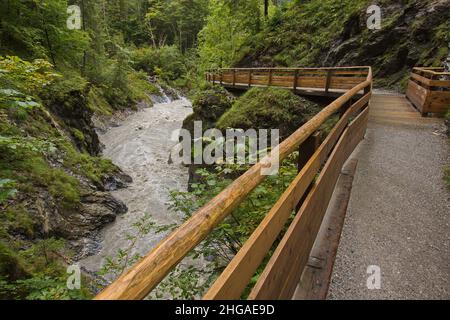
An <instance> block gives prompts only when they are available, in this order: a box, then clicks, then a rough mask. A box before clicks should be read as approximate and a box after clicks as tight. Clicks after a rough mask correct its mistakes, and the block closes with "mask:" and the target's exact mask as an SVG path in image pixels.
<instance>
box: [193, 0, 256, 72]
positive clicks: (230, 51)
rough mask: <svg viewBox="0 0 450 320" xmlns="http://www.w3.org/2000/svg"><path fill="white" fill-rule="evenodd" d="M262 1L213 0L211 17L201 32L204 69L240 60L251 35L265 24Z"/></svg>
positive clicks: (210, 8) (200, 43) (201, 58)
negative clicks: (262, 20)
mask: <svg viewBox="0 0 450 320" xmlns="http://www.w3.org/2000/svg"><path fill="white" fill-rule="evenodd" d="M261 5H262V1H259V0H250V1H224V0H211V1H210V2H209V11H210V13H209V16H208V18H207V22H206V25H205V27H204V28H203V29H202V30H201V32H200V33H199V56H200V61H201V64H202V65H201V67H202V71H204V70H206V69H212V68H218V67H229V66H231V65H232V64H233V63H234V62H236V61H238V60H239V59H240V58H241V57H242V55H243V53H245V49H244V48H243V46H244V44H245V43H246V41H247V40H248V39H249V37H250V36H252V35H253V34H255V33H257V32H258V31H259V29H260V27H261V19H260V16H261V13H260V11H261Z"/></svg>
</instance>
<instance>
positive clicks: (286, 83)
mask: <svg viewBox="0 0 450 320" xmlns="http://www.w3.org/2000/svg"><path fill="white" fill-rule="evenodd" d="M367 75H368V70H367V68H366V67H339V68H234V69H220V70H216V71H211V72H207V73H206V80H207V81H209V82H212V83H214V84H221V85H223V86H225V87H234V88H246V87H253V86H272V87H282V88H290V89H292V90H293V91H294V92H296V93H304V94H308V93H309V94H314V93H316V94H317V91H319V93H318V94H319V95H326V94H330V95H333V93H334V94H336V93H338V94H342V93H343V92H345V90H348V89H351V88H353V87H354V86H356V85H357V84H360V83H362V82H364V81H365V80H366V79H367ZM317 89H319V90H317ZM324 93H326V94H324Z"/></svg>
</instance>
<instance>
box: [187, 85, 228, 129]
mask: <svg viewBox="0 0 450 320" xmlns="http://www.w3.org/2000/svg"><path fill="white" fill-rule="evenodd" d="M234 100H235V98H234V96H233V95H232V94H231V93H229V92H228V91H226V90H225V89H224V88H222V87H220V86H214V85H206V87H204V88H201V89H200V90H199V91H198V92H197V93H195V94H194V97H193V99H192V108H193V111H194V112H193V114H191V115H190V116H189V117H187V118H186V119H185V120H184V122H183V128H184V129H187V130H189V131H190V132H191V133H192V132H193V128H194V121H202V123H203V129H204V130H206V129H208V128H212V127H214V126H215V124H216V122H217V120H218V119H219V118H220V117H221V116H222V115H223V114H224V113H225V112H226V111H227V110H229V109H230V108H231V106H232V104H233V101H234Z"/></svg>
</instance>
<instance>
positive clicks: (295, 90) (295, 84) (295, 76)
mask: <svg viewBox="0 0 450 320" xmlns="http://www.w3.org/2000/svg"><path fill="white" fill-rule="evenodd" d="M297 80H298V69H295V72H294V84H293V88H292V89H293V90H294V93H296V92H297Z"/></svg>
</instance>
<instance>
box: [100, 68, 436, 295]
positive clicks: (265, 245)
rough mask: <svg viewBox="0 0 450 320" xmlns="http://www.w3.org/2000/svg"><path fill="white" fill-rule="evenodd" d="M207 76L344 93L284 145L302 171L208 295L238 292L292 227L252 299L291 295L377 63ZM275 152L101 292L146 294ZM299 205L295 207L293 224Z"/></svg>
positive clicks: (357, 128)
mask: <svg viewBox="0 0 450 320" xmlns="http://www.w3.org/2000/svg"><path fill="white" fill-rule="evenodd" d="M206 79H207V80H208V81H211V82H213V83H217V84H222V85H223V86H225V87H235V88H248V87H252V86H276V87H282V88H289V89H292V90H293V91H295V92H297V93H302V94H313V95H320V96H337V98H336V99H335V100H334V101H333V102H332V103H330V104H329V105H328V106H326V107H325V108H324V109H323V110H322V111H320V112H319V113H318V114H317V115H315V116H314V117H313V118H312V119H311V120H310V121H308V122H307V123H305V124H304V125H303V126H301V127H300V128H298V130H297V131H295V132H294V133H293V134H292V135H291V136H289V137H288V138H287V139H285V140H284V141H283V142H282V143H281V144H280V145H279V146H278V147H277V150H276V151H277V152H278V153H279V161H282V160H283V159H285V158H286V157H287V156H289V155H290V154H291V153H293V152H294V151H297V150H299V151H300V163H299V173H298V175H297V177H296V178H295V179H294V180H293V181H292V183H291V184H290V186H289V187H288V188H287V189H286V190H285V192H284V193H283V194H282V195H281V196H280V198H279V199H278V201H277V202H276V203H275V205H274V206H273V207H272V208H271V210H270V211H269V212H268V213H267V215H266V216H265V217H264V219H263V220H262V221H261V223H260V224H259V226H258V227H257V228H256V230H254V232H253V233H252V235H251V236H250V238H249V239H248V240H247V241H246V242H245V243H244V244H243V246H242V247H241V249H240V250H239V252H238V253H237V254H236V255H235V257H234V258H233V259H232V261H231V262H230V263H229V265H228V266H227V267H226V269H225V270H224V271H223V272H222V274H221V275H220V276H219V277H218V278H217V279H216V281H215V282H214V283H213V285H212V286H211V288H209V290H208V291H207V292H206V294H205V295H204V297H203V298H204V299H239V298H240V297H241V295H242V293H243V291H244V290H245V289H246V288H247V286H248V284H249V282H250V280H251V278H252V277H253V276H254V274H255V272H256V270H257V269H258V268H259V267H260V265H261V263H263V260H264V259H265V258H266V257H267V255H268V252H269V250H270V249H271V248H272V246H273V245H274V243H275V241H276V239H277V238H278V237H280V234H281V232H282V230H283V229H284V228H285V227H287V231H286V232H285V233H284V234H282V235H281V236H282V238H281V241H280V242H279V244H278V246H277V247H276V249H275V251H274V252H273V254H272V255H271V256H270V258H269V260H268V262H267V264H265V266H264V270H263V272H262V273H261V274H260V276H259V277H258V280H257V282H256V284H255V285H254V286H253V288H252V289H251V292H250V294H249V296H248V299H290V298H291V297H292V296H293V294H294V291H295V290H296V287H297V285H298V282H299V279H300V277H301V275H302V271H303V270H304V269H305V267H306V265H307V262H308V259H309V257H310V253H311V249H312V247H313V244H314V241H315V239H316V236H317V234H318V231H319V228H320V226H321V224H322V220H323V217H324V214H325V211H326V210H327V207H328V204H329V201H330V199H331V196H332V194H333V190H334V188H335V185H336V182H337V180H338V177H339V174H340V172H341V169H342V167H343V165H344V163H345V162H346V160H347V159H348V157H349V156H350V155H351V154H352V152H353V150H354V149H355V147H356V146H357V145H358V144H359V142H360V141H361V140H362V139H363V138H364V135H365V132H366V127H367V123H368V117H369V102H370V100H371V96H372V70H371V68H370V67H349V68H346V67H342V68H261V69H248V68H246V69H223V70H220V71H218V72H211V73H208V74H207V75H206ZM416 80H417V79H416ZM432 81H434V80H432ZM434 84H435V83H434V82H433V83H429V84H428V85H430V86H432V87H433V86H434ZM412 86H414V85H412ZM402 99H403V100H402V101H404V102H405V103H407V102H406V99H404V98H402ZM413 100H414V97H413ZM416 100H417V99H416ZM396 101H397V100H396ZM420 101H422V100H420ZM433 101H435V100H433ZM396 103H397V102H396ZM425 110H426V109H425ZM335 114H338V115H339V120H338V121H337V123H336V124H335V125H334V127H333V128H332V130H331V131H330V132H329V133H328V134H327V135H326V136H325V137H323V134H320V128H321V125H322V124H323V123H324V122H325V121H327V120H328V119H329V118H330V117H331V116H333V115H335ZM271 157H272V155H271V154H269V155H268V156H266V157H265V158H264V159H262V160H261V161H260V162H259V163H257V164H256V165H254V166H253V167H251V168H250V169H249V170H248V171H247V172H245V173H244V174H242V175H241V176H240V177H239V178H237V179H236V180H235V181H234V182H233V183H232V184H230V185H229V186H228V187H227V188H226V189H224V190H223V191H222V192H221V193H219V194H218V195H217V196H216V197H214V198H213V199H212V200H211V201H210V202H209V203H207V204H206V205H205V206H203V207H202V208H200V209H199V210H198V211H197V212H196V213H195V214H193V215H192V217H191V218H190V219H189V220H187V221H186V222H185V223H184V224H183V225H181V226H180V227H179V228H178V229H176V230H175V231H174V232H172V233H171V234H170V235H169V236H168V237H166V238H165V239H164V240H163V241H161V242H160V243H159V244H158V245H157V246H156V247H155V248H153V250H152V251H150V252H149V253H148V254H147V255H146V256H145V257H144V258H143V259H142V260H140V261H139V262H138V263H136V264H135V265H134V266H133V267H132V268H130V269H129V270H128V271H126V272H125V273H124V274H123V275H121V276H120V277H119V278H118V279H117V280H116V281H114V282H113V283H112V284H111V285H110V286H109V287H107V288H106V289H105V290H103V291H102V292H101V293H100V294H99V295H98V296H97V297H96V299H143V298H144V297H146V296H147V295H148V294H149V292H151V290H153V289H154V288H155V287H156V286H157V285H158V284H159V283H160V282H161V281H162V280H163V279H164V277H165V276H166V275H167V274H168V273H169V272H170V271H171V270H172V269H173V268H174V267H175V266H176V265H177V264H178V263H179V262H180V261H181V260H182V259H183V258H184V257H185V256H186V255H187V254H188V253H189V252H190V251H191V250H193V249H194V248H195V247H196V246H197V245H198V244H199V243H200V242H201V241H202V240H203V239H205V237H206V236H207V235H208V234H209V233H210V232H211V231H212V230H213V229H214V228H215V227H216V226H217V225H218V224H219V223H220V222H222V221H223V220H224V219H225V218H226V217H227V216H228V215H230V214H231V213H232V212H233V210H234V209H236V208H237V207H238V206H239V204H240V203H241V202H242V201H243V200H244V199H245V198H246V197H247V196H248V195H249V193H250V192H251V191H252V190H253V189H255V188H256V187H257V186H258V185H259V184H260V183H261V182H262V181H263V180H264V178H265V176H264V175H262V174H261V170H262V169H263V168H265V167H267V166H269V164H270V161H271V159H272V158H271ZM293 212H296V215H295V217H294V219H293V220H292V222H291V223H290V225H288V226H286V224H287V223H288V220H289V217H290V216H291V214H292V213H293Z"/></svg>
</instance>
